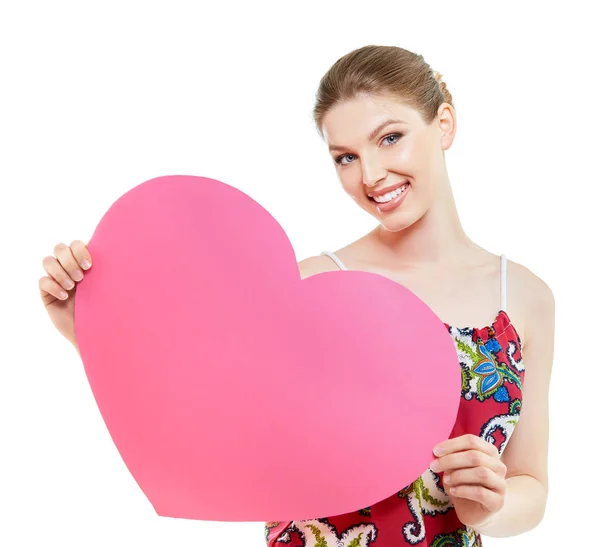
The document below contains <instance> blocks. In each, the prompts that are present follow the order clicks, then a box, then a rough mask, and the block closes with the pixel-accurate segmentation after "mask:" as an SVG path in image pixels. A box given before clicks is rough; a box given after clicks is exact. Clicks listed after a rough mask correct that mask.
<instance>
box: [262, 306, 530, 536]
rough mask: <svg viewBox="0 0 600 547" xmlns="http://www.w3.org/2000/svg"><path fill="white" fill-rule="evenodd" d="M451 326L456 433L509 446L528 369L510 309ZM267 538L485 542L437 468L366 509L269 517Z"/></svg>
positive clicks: (291, 493)
mask: <svg viewBox="0 0 600 547" xmlns="http://www.w3.org/2000/svg"><path fill="white" fill-rule="evenodd" d="M446 328H447V330H448V333H449V335H450V336H451V337H452V339H453V341H454V344H455V347H456V353H457V357H458V366H460V368H461V374H462V388H461V401H460V405H459V410H458V414H457V418H456V422H455V424H454V429H453V431H452V433H451V435H450V437H459V436H461V435H465V434H467V433H471V434H474V435H478V436H480V437H481V438H483V439H484V440H486V441H487V442H489V443H491V444H493V445H494V446H496V448H497V449H498V451H499V452H500V453H502V452H503V451H504V449H505V448H506V446H507V443H508V442H509V440H510V437H511V435H512V434H513V432H514V429H515V427H516V426H517V422H518V420H519V416H520V412H521V399H522V391H521V390H522V384H523V380H524V375H525V365H524V362H523V356H522V354H521V349H522V345H521V339H520V337H519V335H518V333H517V331H516V330H515V328H514V326H513V324H512V323H511V321H510V318H509V317H508V315H507V313H506V312H505V311H504V310H500V311H499V312H498V314H497V316H496V318H495V320H494V322H493V323H492V325H490V326H487V327H483V328H471V327H466V328H458V327H452V326H450V325H446ZM290 495H293V484H291V486H290ZM265 541H266V544H267V546H268V547H284V546H286V547H398V546H399V545H418V546H423V547H426V546H427V547H480V546H481V537H480V536H479V535H478V534H477V533H476V532H475V531H474V530H473V529H471V528H469V527H467V526H465V525H464V524H462V523H461V522H460V520H459V519H458V517H457V515H456V511H455V510H454V506H453V505H452V502H451V500H450V498H449V496H448V495H447V494H446V492H445V491H444V487H443V484H442V481H441V477H440V475H438V474H437V473H434V472H433V471H431V470H430V469H427V470H426V471H425V472H424V473H423V474H422V475H421V476H420V477H419V478H417V479H416V480H415V481H414V482H413V483H412V484H410V485H408V486H406V487H405V488H402V489H401V490H399V491H398V492H397V493H396V494H394V495H393V496H390V497H389V498H387V499H385V500H382V501H380V502H378V503H376V504H374V505H372V506H371V507H367V508H364V509H361V510H359V511H354V512H352V513H347V514H345V515H338V516H335V517H330V518H319V519H313V520H306V521H293V522H269V523H266V525H265Z"/></svg>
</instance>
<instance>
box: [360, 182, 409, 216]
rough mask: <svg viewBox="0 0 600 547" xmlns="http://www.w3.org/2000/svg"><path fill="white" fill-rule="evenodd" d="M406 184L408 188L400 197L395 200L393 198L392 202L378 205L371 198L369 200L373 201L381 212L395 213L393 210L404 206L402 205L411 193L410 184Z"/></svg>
mask: <svg viewBox="0 0 600 547" xmlns="http://www.w3.org/2000/svg"><path fill="white" fill-rule="evenodd" d="M405 184H406V188H405V189H404V190H403V191H402V193H401V194H400V195H398V196H396V197H395V198H393V199H392V200H390V201H388V202H387V203H378V202H376V201H375V200H374V199H373V198H371V197H370V198H369V199H370V200H372V201H373V203H375V206H376V207H377V210H378V211H379V212H381V213H389V212H390V211H393V210H395V209H397V208H398V207H400V205H402V203H403V202H404V200H405V199H406V195H407V194H408V193H409V192H410V183H405Z"/></svg>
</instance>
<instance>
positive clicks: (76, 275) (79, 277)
mask: <svg viewBox="0 0 600 547" xmlns="http://www.w3.org/2000/svg"><path fill="white" fill-rule="evenodd" d="M71 277H73V279H74V280H75V281H81V280H82V279H83V274H82V273H81V271H80V270H75V271H74V272H73V275H72V276H71Z"/></svg>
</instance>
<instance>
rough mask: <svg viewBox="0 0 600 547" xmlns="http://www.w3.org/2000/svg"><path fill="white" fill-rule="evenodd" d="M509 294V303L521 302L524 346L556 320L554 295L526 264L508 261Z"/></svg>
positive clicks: (546, 284) (507, 283)
mask: <svg viewBox="0 0 600 547" xmlns="http://www.w3.org/2000/svg"><path fill="white" fill-rule="evenodd" d="M506 262H507V267H506V272H507V281H506V285H507V293H508V299H509V301H510V300H512V301H513V302H519V307H520V308H521V309H522V311H523V317H524V329H523V330H524V332H523V345H524V346H526V345H527V344H528V342H529V339H530V338H531V336H532V335H533V333H535V332H536V331H537V330H538V329H537V328H536V327H537V326H538V325H540V324H546V323H547V322H548V320H549V318H550V317H549V316H551V319H552V320H553V319H554V294H553V292H552V289H551V288H550V286H549V285H548V283H546V281H544V279H542V278H541V277H540V276H539V275H537V274H536V273H534V272H533V271H532V270H531V269H530V268H528V267H527V266H525V265H524V264H520V263H518V262H515V261H512V260H508V259H507V261H506Z"/></svg>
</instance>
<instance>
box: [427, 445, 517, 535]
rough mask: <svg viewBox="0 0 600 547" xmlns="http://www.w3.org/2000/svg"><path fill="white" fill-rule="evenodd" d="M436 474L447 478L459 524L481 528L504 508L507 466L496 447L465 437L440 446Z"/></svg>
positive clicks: (445, 483) (432, 466) (432, 467)
mask: <svg viewBox="0 0 600 547" xmlns="http://www.w3.org/2000/svg"><path fill="white" fill-rule="evenodd" d="M433 453H434V454H435V455H436V456H438V457H437V458H436V459H435V460H434V461H433V462H432V463H431V465H430V468H431V470H432V471H434V472H435V473H438V474H442V473H443V474H444V478H443V484H444V490H445V491H446V493H447V494H448V496H450V499H451V500H452V502H453V504H454V509H455V510H456V514H457V516H458V518H459V520H460V521H461V522H462V523H463V524H464V525H466V526H470V527H472V528H477V527H478V526H482V525H483V524H485V523H487V522H488V521H489V520H491V518H492V516H493V515H494V514H495V513H497V512H498V511H500V509H502V507H503V506H504V501H505V498H506V466H505V465H504V463H502V461H501V460H500V456H499V454H498V450H497V449H496V447H495V446H494V445H492V444H490V443H488V442H487V441H484V440H483V439H482V438H481V437H477V436H476V435H463V436H461V437H456V438H454V439H449V440H447V441H444V442H443V443H440V444H439V445H438V446H436V447H435V448H434V450H433Z"/></svg>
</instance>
